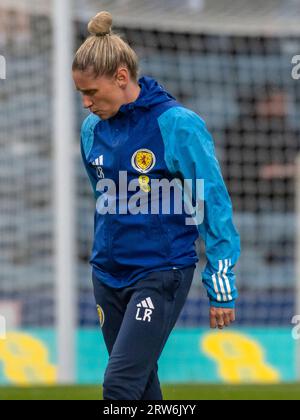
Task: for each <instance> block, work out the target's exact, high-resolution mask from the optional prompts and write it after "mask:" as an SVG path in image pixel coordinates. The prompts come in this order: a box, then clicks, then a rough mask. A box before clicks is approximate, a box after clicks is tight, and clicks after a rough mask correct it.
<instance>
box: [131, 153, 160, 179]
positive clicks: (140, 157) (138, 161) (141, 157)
mask: <svg viewBox="0 0 300 420" xmlns="http://www.w3.org/2000/svg"><path fill="white" fill-rule="evenodd" d="M155 163H156V158H155V155H154V153H153V152H151V150H148V149H140V150H137V151H136V152H135V154H134V155H133V156H132V159H131V164H132V166H133V167H134V169H135V170H136V171H138V172H140V173H142V174H146V173H148V172H150V171H151V169H153V168H154V166H155Z"/></svg>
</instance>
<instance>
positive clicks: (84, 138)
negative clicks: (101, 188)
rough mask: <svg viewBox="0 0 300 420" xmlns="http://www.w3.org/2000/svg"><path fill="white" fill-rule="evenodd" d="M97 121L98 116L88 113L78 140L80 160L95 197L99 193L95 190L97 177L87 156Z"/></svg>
mask: <svg viewBox="0 0 300 420" xmlns="http://www.w3.org/2000/svg"><path fill="white" fill-rule="evenodd" d="M99 121H100V119H99V117H97V116H95V115H93V114H90V115H89V116H88V117H87V118H86V119H85V121H84V122H83V124H82V128H81V141H80V149H81V157H82V161H83V164H84V167H85V169H86V172H87V174H88V177H89V180H90V183H91V186H92V189H93V192H94V196H95V198H97V196H98V195H99V193H97V190H96V187H97V182H98V179H97V176H96V172H95V171H93V170H92V168H91V167H90V166H89V164H88V161H87V156H88V155H89V153H90V151H91V148H92V145H93V142H94V129H95V126H96V125H97V124H98V122H99Z"/></svg>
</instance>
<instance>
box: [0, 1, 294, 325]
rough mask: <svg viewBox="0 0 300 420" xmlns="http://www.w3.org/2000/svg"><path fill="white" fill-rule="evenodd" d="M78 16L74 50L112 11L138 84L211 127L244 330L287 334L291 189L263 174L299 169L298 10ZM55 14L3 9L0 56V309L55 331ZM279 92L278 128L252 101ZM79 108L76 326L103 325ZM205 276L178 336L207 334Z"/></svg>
mask: <svg viewBox="0 0 300 420" xmlns="http://www.w3.org/2000/svg"><path fill="white" fill-rule="evenodd" d="M74 4H75V6H74V18H75V21H76V29H77V45H79V44H80V43H81V42H82V40H83V39H84V38H85V37H86V36H87V32H86V24H87V21H88V19H89V18H90V17H91V16H93V15H94V14H95V13H97V12H98V11H99V8H100V9H102V10H105V9H107V10H109V11H110V12H111V13H112V14H113V16H114V18H115V31H116V32H119V33H122V34H123V35H124V37H125V38H126V39H127V40H128V41H129V43H130V44H131V45H132V46H133V47H134V48H135V50H136V51H137V53H138V55H139V57H140V62H141V73H142V74H147V75H150V76H153V77H154V78H157V80H158V81H159V82H160V83H161V84H163V85H164V86H165V87H166V88H167V89H168V90H169V91H170V92H171V93H172V94H173V95H174V96H176V97H177V98H178V99H179V100H180V101H181V102H182V103H184V104H185V105H186V106H188V107H190V108H191V109H193V110H195V111H196V112H197V113H199V114H200V115H201V116H202V117H203V118H204V119H205V120H206V122H207V125H208V127H209V129H210V130H211V131H212V133H213V135H214V138H215V143H216V148H217V154H218V157H219V159H220V162H221V165H222V170H223V173H224V176H225V177H226V181H227V185H228V188H229V192H230V193H231V195H232V199H233V206H234V209H235V222H236V224H237V227H238V229H239V231H240V233H241V238H242V251H243V252H242V256H241V259H240V262H239V264H238V265H237V268H236V273H237V280H238V287H239V290H240V300H239V302H238V307H237V311H238V324H239V325H257V326H260V325H275V326H282V325H289V324H290V321H291V318H292V316H293V314H294V313H295V310H294V304H295V298H294V295H295V280H296V279H295V267H294V266H295V263H294V248H295V240H296V238H295V214H294V213H295V212H294V204H293V196H294V190H293V188H294V183H293V178H292V177H290V179H286V178H285V177H282V176H275V177H274V176H272V177H269V178H268V177H266V176H264V175H262V174H263V172H261V169H263V168H265V167H266V166H269V165H271V164H273V163H280V164H290V163H293V158H294V156H295V154H296V152H297V151H298V150H299V144H300V137H299V136H298V132H299V130H300V118H299V112H300V106H299V105H300V103H299V102H300V82H297V81H295V80H293V79H292V77H291V70H292V65H291V59H292V57H293V56H294V55H296V54H300V47H299V45H300V43H299V41H300V26H299V18H300V3H299V1H297V0H268V1H265V2H263V3H262V2H261V1H258V0H255V1H252V2H249V1H245V0H238V1H237V0H235V1H234V0H228V1H226V2H225V1H224V2H223V1H220V0H209V1H204V0H189V1H185V2H182V1H180V0H152V1H151V2H149V1H144V0H110V1H101V2H99V1H96V0H88V1H83V0H77V1H75V2H74ZM50 6H51V2H49V1H48V2H44V1H39V2H37V1H33V2H28V1H27V2H26V1H23V0H1V5H0V22H2V23H3V25H0V54H2V55H4V56H5V57H6V59H7V62H8V78H7V80H5V81H0V87H1V89H0V151H1V152H0V264H1V269H0V296H1V297H0V300H3V301H5V300H8V301H16V302H21V307H22V310H21V314H22V315H21V326H48V325H52V324H53V322H54V301H53V299H54V290H53V288H54V280H53V214H54V211H55V209H54V208H53V199H52V194H53V193H52V172H51V171H52V145H51V136H52V126H51V103H52V92H51V83H52V76H51V52H52V49H51V48H52V38H51V36H52V35H51V21H50V15H49V13H50ZM16 22H17V26H16ZM270 92H271V94H270ZM278 92H281V93H282V94H283V96H282V98H284V99H282V100H284V104H282V103H281V105H282V107H281V111H282V113H281V114H280V116H278V115H277V118H276V121H275V122H274V119H273V117H272V116H271V115H270V113H268V115H264V117H265V118H264V119H259V118H258V117H257V115H254V113H253V109H254V108H255V107H257V106H258V104H257V103H255V104H253V98H254V99H255V98H257V97H260V96H261V97H262V101H264V100H265V101H266V97H268V99H269V98H270V96H272V95H273V94H276V93H278ZM75 95H76V94H75V93H74V99H75V100H76V102H77V104H78V107H77V123H78V126H77V128H78V137H77V138H75V139H74V150H73V151H70V156H71V155H72V154H73V152H74V153H75V154H76V159H77V180H76V185H77V199H76V202H77V225H76V231H77V239H78V270H77V273H78V287H79V291H80V292H79V294H78V296H79V304H78V308H79V311H78V322H79V324H80V325H94V324H96V323H97V322H98V321H97V314H96V311H95V305H94V299H93V295H92V292H91V279H90V268H89V266H88V258H89V255H90V250H91V239H92V232H93V211H94V202H93V198H92V194H91V191H90V185H89V183H88V180H87V177H86V174H85V173H84V170H83V168H82V164H81V160H80V156H79V129H80V125H81V122H82V120H83V118H84V116H85V113H84V111H83V110H82V108H81V104H80V98H79V96H75ZM255 109H257V108H255ZM276 109H277V108H276ZM278 118H279V119H280V121H281V122H280V125H278ZM251 139H252V140H251ZM291 139H292V140H293V141H292V142H291ZM277 140H278V142H277ZM62 141H63V139H62ZM66 158H67V157H66ZM74 182H75V181H74ZM199 248H200V246H199ZM203 263H204V260H203V258H202V260H201V264H200V267H202V266H203ZM200 267H198V272H197V275H196V276H195V281H194V284H193V287H192V290H191V293H190V297H189V300H188V302H187V304H186V306H185V309H184V311H183V313H182V316H181V318H180V320H179V322H178V325H181V326H183V325H184V326H200V325H207V321H208V319H207V310H208V307H207V300H206V297H205V296H204V291H203V289H202V287H201V282H200V273H199V270H200Z"/></svg>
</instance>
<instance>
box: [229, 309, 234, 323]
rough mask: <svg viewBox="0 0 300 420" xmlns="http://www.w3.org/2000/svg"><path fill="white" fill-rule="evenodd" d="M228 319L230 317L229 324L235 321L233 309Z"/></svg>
mask: <svg viewBox="0 0 300 420" xmlns="http://www.w3.org/2000/svg"><path fill="white" fill-rule="evenodd" d="M229 317H230V322H234V321H235V310H234V309H233V310H231V311H230V313H229Z"/></svg>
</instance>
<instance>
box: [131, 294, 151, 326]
mask: <svg viewBox="0 0 300 420" xmlns="http://www.w3.org/2000/svg"><path fill="white" fill-rule="evenodd" d="M136 307H137V312H136V316H135V319H136V320H137V321H143V322H145V321H147V322H151V315H152V313H153V310H154V309H155V308H154V305H153V303H152V300H151V298H150V297H147V298H146V299H144V300H142V302H141V303H138V304H137V305H136Z"/></svg>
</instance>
